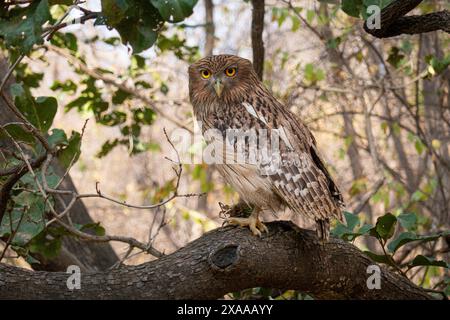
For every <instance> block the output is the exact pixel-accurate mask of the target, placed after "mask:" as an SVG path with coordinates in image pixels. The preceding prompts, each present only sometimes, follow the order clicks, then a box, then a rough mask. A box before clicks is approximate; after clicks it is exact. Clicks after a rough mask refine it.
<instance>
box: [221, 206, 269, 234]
mask: <svg viewBox="0 0 450 320" xmlns="http://www.w3.org/2000/svg"><path fill="white" fill-rule="evenodd" d="M260 212H261V209H259V208H255V209H254V210H253V212H252V214H251V215H250V216H249V217H248V218H228V219H227V220H226V223H227V224H234V225H238V226H241V227H249V228H250V231H251V232H252V233H253V234H254V235H255V236H261V232H269V229H267V227H266V226H265V225H264V223H262V222H261V220H259V213H260Z"/></svg>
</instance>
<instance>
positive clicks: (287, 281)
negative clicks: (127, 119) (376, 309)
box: [0, 221, 431, 299]
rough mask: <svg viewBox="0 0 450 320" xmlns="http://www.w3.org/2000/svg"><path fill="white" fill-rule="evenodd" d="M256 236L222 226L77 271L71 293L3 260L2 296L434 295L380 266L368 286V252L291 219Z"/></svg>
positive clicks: (58, 275)
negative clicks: (166, 249) (125, 261)
mask: <svg viewBox="0 0 450 320" xmlns="http://www.w3.org/2000/svg"><path fill="white" fill-rule="evenodd" d="M267 226H268V228H269V233H268V234H264V235H263V236H262V237H261V238H259V237H255V236H253V235H252V234H251V232H250V231H249V230H248V229H247V228H241V227H233V226H228V227H223V228H218V229H216V230H213V231H211V232H209V233H206V234H205V235H203V236H202V237H200V238H199V239H197V240H195V241H193V242H191V243H190V244H188V245H187V246H186V247H184V248H182V249H180V250H178V251H176V252H174V253H172V254H170V255H167V256H164V257H162V258H160V259H158V260H155V261H151V262H148V263H145V264H142V265H139V266H127V267H123V268H120V269H115V270H112V271H109V272H105V273H101V272H94V273H82V274H81V289H80V290H76V289H75V290H72V291H70V290H68V289H67V286H66V281H67V279H68V276H69V275H68V274H66V273H62V272H55V273H50V272H33V271H27V270H24V269H20V268H17V267H12V266H8V265H4V264H0V298H1V299H10V298H20V299H27V298H28V299H31V298H39V299H63V298H71V299H90V298H92V299H216V298H220V297H222V296H223V295H224V294H226V293H228V292H233V291H238V290H242V289H245V288H251V287H257V286H262V287H267V288H271V287H272V288H280V289H297V290H301V291H302V292H305V293H309V294H311V295H313V296H314V297H316V298H318V299H431V297H430V296H429V295H428V294H426V293H425V292H424V291H423V290H422V289H420V288H419V287H417V286H415V285H414V284H412V283H411V282H410V281H409V280H407V279H405V278H404V277H402V276H399V275H397V274H394V273H392V272H390V271H388V270H386V269H384V268H381V274H380V276H381V288H380V289H373V290H369V289H368V288H367V285H366V281H367V278H368V276H369V274H368V273H367V267H368V266H369V265H373V264H374V262H372V261H371V260H370V259H369V258H368V257H366V256H365V255H364V254H363V253H362V252H360V251H359V250H358V249H357V248H356V247H354V246H353V245H352V244H349V243H346V242H343V241H341V240H338V239H331V240H330V241H329V242H328V243H326V244H321V243H320V242H319V240H318V238H317V236H316V234H315V232H313V231H310V230H303V229H300V228H298V227H296V226H295V225H294V224H292V223H291V222H286V221H278V222H272V223H268V224H267Z"/></svg>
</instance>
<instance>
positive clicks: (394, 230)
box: [332, 212, 450, 275]
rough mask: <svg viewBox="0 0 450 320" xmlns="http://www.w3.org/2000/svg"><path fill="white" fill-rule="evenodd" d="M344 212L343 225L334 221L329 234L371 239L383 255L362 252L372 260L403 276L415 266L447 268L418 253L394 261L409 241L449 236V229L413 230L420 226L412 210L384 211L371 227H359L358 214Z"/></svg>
mask: <svg viewBox="0 0 450 320" xmlns="http://www.w3.org/2000/svg"><path fill="white" fill-rule="evenodd" d="M344 215H345V220H346V224H342V223H340V222H339V223H337V225H336V226H335V227H334V228H333V230H332V234H333V235H335V236H337V237H339V238H341V239H343V240H346V241H354V240H355V239H356V238H358V237H360V236H364V237H372V238H375V239H376V240H377V241H378V243H379V245H380V247H381V250H382V252H383V254H379V253H375V252H372V251H369V250H366V251H364V253H365V254H367V255H368V256H369V257H370V258H371V259H372V260H374V261H376V262H378V263H382V264H386V265H388V266H390V267H392V268H394V270H397V271H399V272H400V273H402V274H403V275H406V273H407V272H408V271H409V270H411V269H413V268H415V267H419V266H427V267H430V266H434V267H441V268H445V269H447V270H448V269H449V265H448V263H446V262H445V261H442V260H436V259H435V258H433V257H426V256H424V255H422V254H418V255H416V256H415V257H411V258H410V259H409V261H407V262H403V261H401V262H397V261H396V260H395V254H396V253H397V252H399V251H401V250H400V249H401V248H403V247H404V246H405V245H407V244H409V243H415V244H422V243H427V242H436V241H438V240H439V239H442V238H445V237H448V236H449V235H450V231H442V232H436V233H432V234H427V235H420V234H417V230H418V229H419V228H420V227H421V226H420V223H419V221H420V220H419V219H418V217H417V215H416V214H415V213H413V212H408V213H401V214H399V215H398V216H395V215H393V214H392V213H389V212H388V213H386V214H385V215H383V216H381V217H379V218H378V219H377V222H376V225H375V226H371V225H368V224H364V225H363V226H360V224H361V221H360V217H359V216H358V215H354V214H352V213H350V212H345V213H344ZM400 230H403V232H400ZM405 250H410V249H405Z"/></svg>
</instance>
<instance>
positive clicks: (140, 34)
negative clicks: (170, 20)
mask: <svg viewBox="0 0 450 320" xmlns="http://www.w3.org/2000/svg"><path fill="white" fill-rule="evenodd" d="M106 3H108V4H106ZM102 5H103V6H105V5H107V9H106V12H104V15H105V18H106V23H107V24H108V26H110V27H112V28H115V29H116V30H117V31H118V32H119V34H120V37H121V39H122V42H123V43H129V44H130V45H131V47H132V48H133V53H139V52H142V51H143V50H145V49H148V48H150V47H151V46H152V45H153V44H154V43H155V41H156V38H157V36H158V31H159V30H160V28H161V26H162V25H163V23H164V20H163V18H162V17H161V15H160V13H159V12H158V10H157V9H156V8H155V7H154V6H153V5H152V4H151V3H150V2H149V1H146V0H136V1H131V0H108V1H105V0H104V1H102ZM108 5H109V7H108ZM110 7H111V8H116V7H118V8H120V10H119V13H117V12H114V10H113V9H109V8H110Z"/></svg>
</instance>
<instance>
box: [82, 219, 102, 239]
mask: <svg viewBox="0 0 450 320" xmlns="http://www.w3.org/2000/svg"><path fill="white" fill-rule="evenodd" d="M89 230H91V231H92V232H94V234H95V235H97V236H104V235H105V233H106V231H105V228H103V227H102V226H101V225H100V222H97V223H88V224H85V225H83V226H82V227H81V231H89Z"/></svg>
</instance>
